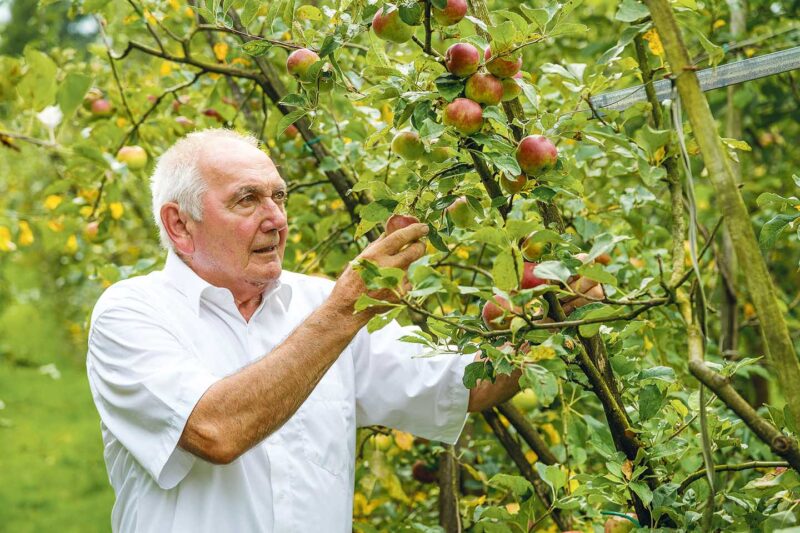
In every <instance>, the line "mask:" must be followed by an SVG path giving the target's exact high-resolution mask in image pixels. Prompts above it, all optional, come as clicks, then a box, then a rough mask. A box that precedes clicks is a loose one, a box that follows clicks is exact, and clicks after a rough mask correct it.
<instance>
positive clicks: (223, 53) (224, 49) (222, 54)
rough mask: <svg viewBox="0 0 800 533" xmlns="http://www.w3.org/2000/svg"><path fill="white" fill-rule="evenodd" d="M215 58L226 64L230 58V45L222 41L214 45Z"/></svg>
mask: <svg viewBox="0 0 800 533" xmlns="http://www.w3.org/2000/svg"><path fill="white" fill-rule="evenodd" d="M214 57H216V58H217V61H221V62H224V61H225V58H226V57H228V45H227V44H226V43H223V42H221V41H220V42H218V43H214Z"/></svg>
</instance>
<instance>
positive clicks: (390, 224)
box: [386, 214, 419, 235]
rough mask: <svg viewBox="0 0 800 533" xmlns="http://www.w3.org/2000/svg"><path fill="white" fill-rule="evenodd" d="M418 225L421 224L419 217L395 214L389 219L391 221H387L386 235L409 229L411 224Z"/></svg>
mask: <svg viewBox="0 0 800 533" xmlns="http://www.w3.org/2000/svg"><path fill="white" fill-rule="evenodd" d="M417 223H419V219H418V218H417V217H414V216H411V215H398V214H394V215H392V216H390V217H389V220H387V221H386V235H389V234H390V233H394V232H395V231H397V230H399V229H403V228H405V227H408V226H410V225H411V224H417Z"/></svg>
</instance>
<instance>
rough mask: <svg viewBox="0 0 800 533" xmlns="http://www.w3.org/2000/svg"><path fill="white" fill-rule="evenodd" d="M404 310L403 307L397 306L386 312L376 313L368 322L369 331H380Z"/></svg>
mask: <svg viewBox="0 0 800 533" xmlns="http://www.w3.org/2000/svg"><path fill="white" fill-rule="evenodd" d="M402 312H403V308H402V307H395V308H394V309H391V310H389V311H387V312H385V313H381V314H380V315H376V316H374V317H372V318H371V319H370V321H369V322H367V331H368V332H370V333H372V332H375V331H378V330H379V329H381V328H382V327H384V326H386V325H387V324H389V323H390V322H391V321H392V320H394V319H395V318H397V316H398V315H399V314H400V313H402Z"/></svg>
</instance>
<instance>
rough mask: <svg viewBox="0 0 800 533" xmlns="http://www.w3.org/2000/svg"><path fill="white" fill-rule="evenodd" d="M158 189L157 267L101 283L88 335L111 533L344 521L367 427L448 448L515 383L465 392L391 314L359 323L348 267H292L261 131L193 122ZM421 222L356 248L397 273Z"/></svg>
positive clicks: (419, 248) (162, 168) (347, 523)
mask: <svg viewBox="0 0 800 533" xmlns="http://www.w3.org/2000/svg"><path fill="white" fill-rule="evenodd" d="M152 195H153V214H154V218H155V221H156V223H157V225H158V226H159V230H160V237H161V241H162V243H163V244H164V246H165V247H166V248H167V250H168V256H167V261H166V265H165V267H164V270H162V271H159V272H154V273H152V274H150V275H147V276H142V277H138V278H134V279H128V280H124V281H121V282H119V283H117V284H115V285H114V286H112V287H111V288H109V289H108V290H107V291H106V292H105V293H104V294H103V296H102V297H101V298H100V300H99V301H98V303H97V305H96V307H95V309H94V312H93V315H92V326H91V331H90V335H89V351H88V357H87V369H88V375H89V382H90V385H91V389H92V394H93V397H94V401H95V404H96V406H97V409H98V411H99V413H100V417H101V428H102V434H103V441H104V444H105V454H104V455H105V460H106V465H107V468H108V472H109V478H110V481H111V484H112V486H113V488H114V491H115V493H116V497H117V500H116V504H115V506H114V510H113V512H112V525H113V530H114V531H124V532H134V531H136V532H156V531H157V532H164V531H175V532H184V531H185V532H192V533H196V532H201V531H209V532H220V531H236V532H247V531H276V532H278V531H286V532H293V533H296V532H305V531H319V532H329V531H331V532H332V531H336V532H345V531H351V529H352V497H353V483H354V471H355V429H356V427H357V426H363V425H371V424H382V425H386V426H390V427H395V428H399V429H402V430H404V431H408V432H411V433H414V434H416V435H419V436H422V437H426V438H429V439H435V440H441V441H445V442H455V440H456V439H457V438H458V436H459V433H460V432H461V429H462V427H463V425H464V422H465V417H466V414H467V411H468V410H469V411H475V410H480V409H483V408H486V407H488V406H490V405H493V404H495V403H497V402H499V401H503V400H505V399H507V398H508V397H510V396H511V395H512V394H513V393H514V392H515V391H516V390H517V387H518V386H517V384H516V379H515V377H516V376H514V377H513V378H508V377H506V378H504V379H498V380H497V382H496V383H494V384H489V383H483V384H481V385H480V386H479V387H477V388H476V389H473V390H471V391H468V390H466V389H465V388H464V387H463V385H462V384H461V377H462V374H463V369H464V366H465V365H466V364H467V363H469V362H470V360H469V359H468V358H463V357H454V356H440V357H435V358H414V355H417V354H418V353H419V352H420V348H419V346H418V345H414V344H409V343H403V342H400V341H398V339H399V338H400V337H401V336H403V335H404V334H406V333H407V331H406V330H404V328H402V327H400V326H399V325H398V324H396V323H392V324H390V325H389V326H388V327H386V328H384V329H382V330H380V331H378V332H375V333H372V334H369V333H367V331H366V330H365V328H363V326H364V325H365V324H366V323H367V321H368V320H369V319H370V318H371V317H372V316H373V313H372V312H369V311H364V312H360V313H357V314H354V313H353V304H354V303H355V301H356V300H357V298H358V297H359V296H360V295H361V294H363V293H364V292H365V290H366V289H365V287H364V284H363V283H362V280H361V278H360V276H359V275H358V274H357V273H355V272H354V271H353V270H351V269H350V268H348V269H346V270H345V272H344V273H343V274H342V275H341V276H340V277H339V279H338V280H336V282H335V283H334V282H330V281H328V280H324V279H320V278H315V277H309V276H302V275H300V274H295V273H292V272H287V271H283V270H282V268H281V262H282V259H283V253H284V248H285V245H286V237H287V219H286V184H285V183H284V181H283V179H281V176H280V175H279V174H278V171H277V169H276V168H275V165H274V164H273V163H272V161H271V160H270V159H269V157H267V156H266V155H265V153H264V152H262V151H261V150H260V149H259V148H258V146H257V142H256V140H255V139H254V138H252V137H246V136H243V135H240V134H237V133H234V132H231V131H227V130H206V131H201V132H196V133H193V134H190V135H189V136H187V137H186V138H184V139H182V140H181V141H179V142H178V143H176V144H175V145H174V146H173V147H172V148H170V149H169V150H168V151H167V152H166V153H165V154H164V155H163V156H162V157H161V159H160V160H159V162H158V165H157V168H156V170H155V172H154V174H153V178H152ZM426 232H427V228H426V226H425V225H424V224H414V225H411V226H409V227H406V228H404V229H401V230H398V231H396V232H394V233H392V234H391V235H389V236H382V237H381V238H380V239H378V240H377V241H376V242H374V243H372V244H371V245H370V246H368V247H367V248H366V249H365V250H364V252H363V253H362V254H361V257H364V258H368V259H370V260H372V261H374V262H376V263H377V264H379V265H383V266H393V267H399V268H403V269H405V268H407V267H408V265H409V264H410V263H411V262H413V261H414V260H416V259H418V258H420V257H421V256H422V255H423V253H424V251H425V246H424V244H423V243H421V242H420V239H421V238H423V237H424V235H425V234H426Z"/></svg>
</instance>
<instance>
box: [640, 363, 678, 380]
mask: <svg viewBox="0 0 800 533" xmlns="http://www.w3.org/2000/svg"><path fill="white" fill-rule="evenodd" d="M645 379H659V380H661V381H666V382H667V383H675V371H674V370H673V369H671V368H670V367H668V366H654V367H652V368H645V369H644V370H642V371H641V372H639V381H643V380H645Z"/></svg>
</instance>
